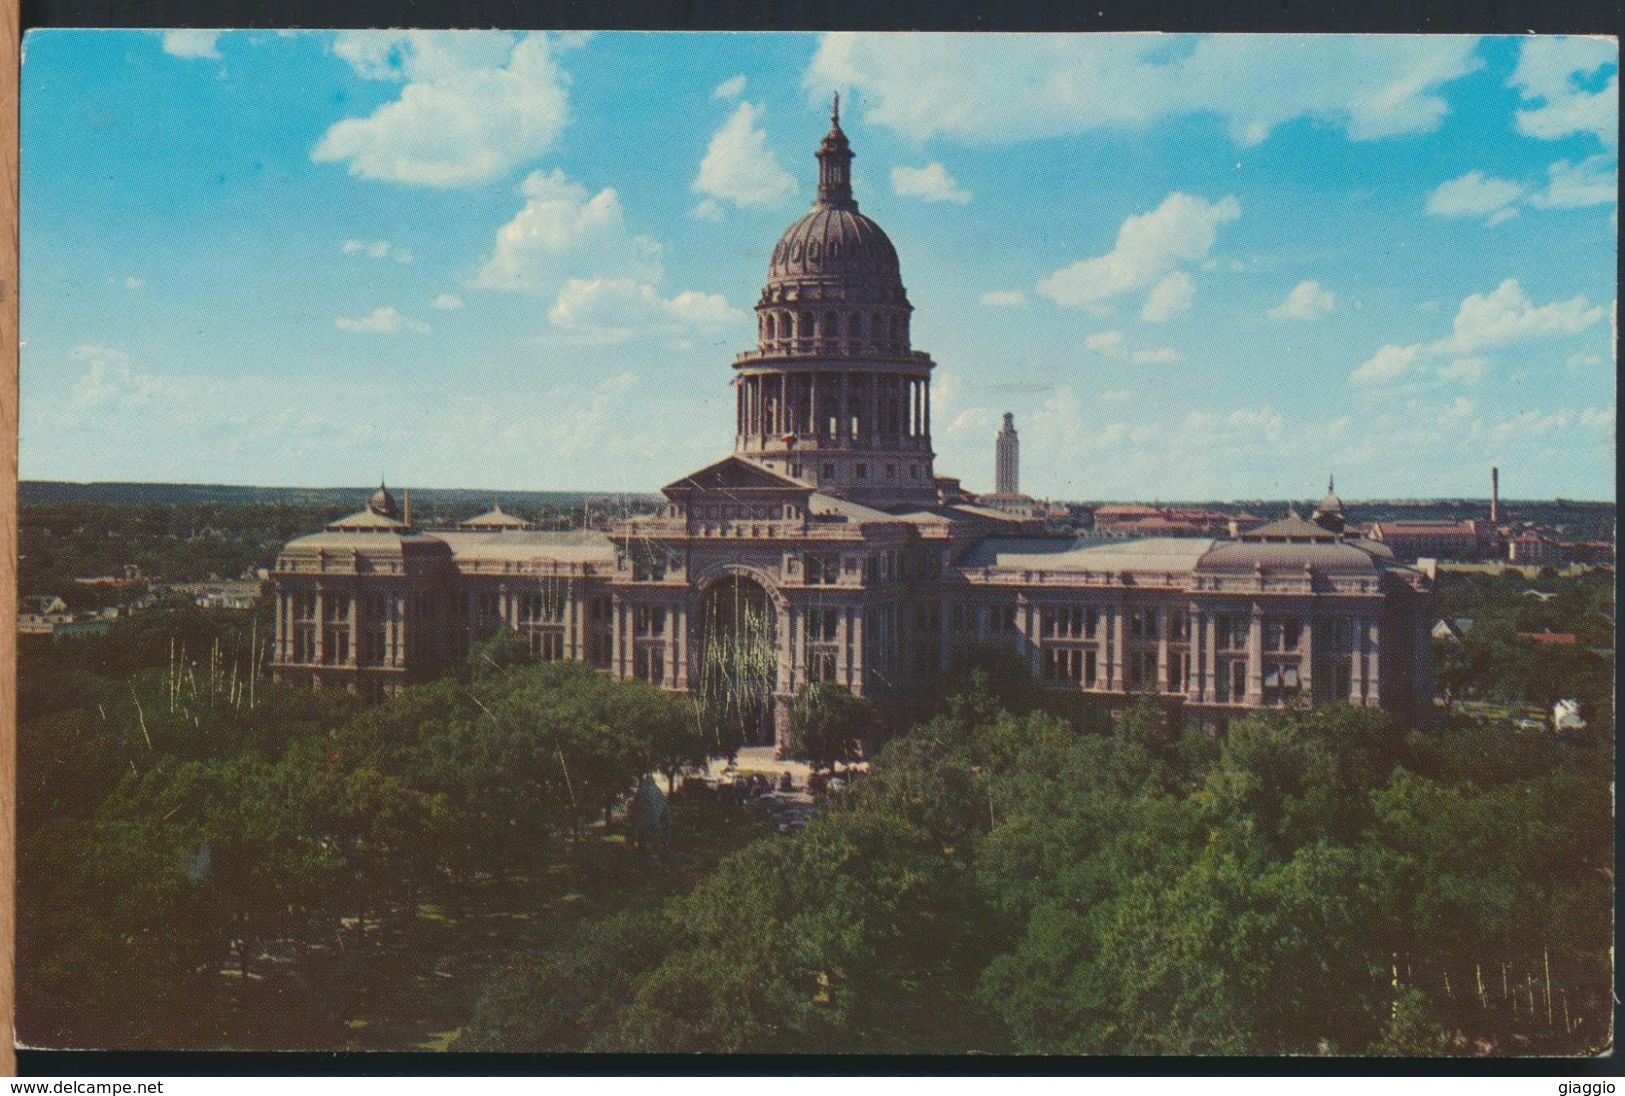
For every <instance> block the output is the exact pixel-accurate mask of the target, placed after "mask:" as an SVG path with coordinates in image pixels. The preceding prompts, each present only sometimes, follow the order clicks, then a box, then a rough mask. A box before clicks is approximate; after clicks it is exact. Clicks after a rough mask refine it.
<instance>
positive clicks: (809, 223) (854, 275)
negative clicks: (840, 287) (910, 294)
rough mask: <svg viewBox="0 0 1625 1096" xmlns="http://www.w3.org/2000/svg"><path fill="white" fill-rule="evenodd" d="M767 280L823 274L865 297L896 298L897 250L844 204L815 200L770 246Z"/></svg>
mask: <svg viewBox="0 0 1625 1096" xmlns="http://www.w3.org/2000/svg"><path fill="white" fill-rule="evenodd" d="M767 277H768V282H769V284H770V285H771V284H773V283H775V282H784V281H795V282H802V281H807V280H811V279H828V280H830V281H838V282H841V283H843V284H845V285H847V286H849V287H852V288H855V289H859V290H860V291H861V290H868V291H870V292H871V293H872V294H873V295H872V296H868V299H869V300H872V301H876V302H880V301H886V302H891V301H897V300H900V299H901V297H902V294H903V277H902V273H901V271H900V269H899V266H898V262H897V249H896V248H895V247H893V246H892V242H891V240H890V239H889V238H887V236H886V233H885V232H884V231H883V230H882V229H881V227H880V226H879V225H877V224H875V223H874V222H873V221H871V220H870V219H869V218H868V217H865V216H864V215H863V214H861V213H859V212H858V209H857V203H856V202H853V203H851V204H850V206H836V205H826V204H824V203H822V202H820V203H819V204H818V205H815V206H814V207H813V208H812V210H811V212H809V213H808V214H807V215H806V216H805V217H802V218H801V219H800V220H799V221H797V222H796V223H795V224H793V225H791V226H790V227H789V228H787V229H786V230H785V232H784V235H783V236H781V237H780V238H779V242H778V245H777V246H776V247H774V248H773V261H772V264H771V265H770V266H769V267H768V273H767Z"/></svg>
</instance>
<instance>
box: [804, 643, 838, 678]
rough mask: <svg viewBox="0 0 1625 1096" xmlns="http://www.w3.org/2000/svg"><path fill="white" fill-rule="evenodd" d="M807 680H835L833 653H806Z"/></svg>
mask: <svg viewBox="0 0 1625 1096" xmlns="http://www.w3.org/2000/svg"><path fill="white" fill-rule="evenodd" d="M807 680H808V681H834V680H835V652H834V651H824V650H813V651H808V652H807Z"/></svg>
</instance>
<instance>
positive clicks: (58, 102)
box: [20, 30, 1618, 498]
mask: <svg viewBox="0 0 1625 1096" xmlns="http://www.w3.org/2000/svg"><path fill="white" fill-rule="evenodd" d="M834 90H840V91H841V92H842V97H843V104H844V105H845V109H844V111H843V122H844V123H845V128H846V130H847V133H848V135H849V136H850V138H851V140H852V143H853V146H854V148H855V149H856V151H857V154H858V157H857V160H856V162H855V164H854V175H855V185H856V187H857V194H858V198H859V201H860V204H861V206H862V208H863V210H864V211H865V212H866V213H868V214H869V215H870V216H872V217H874V218H875V219H876V220H877V221H878V222H879V223H880V224H881V225H882V226H883V227H884V228H885V229H886V230H887V232H888V233H889V234H890V235H891V237H892V239H893V241H894V242H895V243H896V245H897V250H898V252H899V254H900V256H901V258H902V263H903V278H904V281H905V283H906V284H907V286H908V289H909V294H910V298H911V300H912V301H913V303H914V306H915V309H916V312H915V323H914V343H915V346H916V347H918V348H920V349H924V350H927V351H929V352H930V353H931V354H932V355H933V357H934V358H935V360H936V362H937V371H936V375H935V379H934V381H933V384H934V391H933V410H934V415H935V419H934V424H933V425H934V437H935V441H936V446H937V450H938V452H939V454H940V458H939V461H938V468H939V470H941V471H942V472H944V473H946V474H951V475H958V476H961V477H963V478H964V479H965V481H966V483H967V485H968V486H969V487H971V488H972V489H983V490H986V489H990V488H991V486H992V483H991V481H992V463H993V444H992V440H993V434H994V432H995V430H996V429H997V425H998V418H999V415H1000V414H1001V413H1002V412H1004V411H1013V412H1014V413H1015V415H1016V422H1017V425H1018V427H1019V429H1020V431H1021V436H1022V443H1023V460H1022V472H1023V483H1022V486H1023V488H1024V489H1025V490H1027V491H1028V492H1029V493H1032V494H1034V495H1040V496H1049V497H1056V498H1255V497H1299V496H1314V495H1317V494H1318V493H1319V491H1320V489H1321V486H1322V484H1323V482H1324V480H1325V477H1326V475H1327V474H1328V473H1330V472H1335V473H1336V475H1337V478H1338V483H1339V490H1340V492H1342V493H1343V494H1344V495H1345V497H1351V498H1385V497H1399V496H1407V495H1421V496H1436V495H1459V494H1466V495H1483V494H1486V493H1487V486H1486V485H1487V482H1488V476H1489V467H1490V465H1491V464H1499V466H1500V468H1501V477H1502V487H1503V493H1504V494H1506V495H1508V496H1509V497H1540V496H1553V495H1562V496H1565V497H1570V498H1611V497H1613V494H1614V455H1613V454H1614V431H1615V409H1614V408H1615V382H1614V366H1613V348H1612V342H1613V335H1612V332H1613V316H1614V311H1615V300H1616V296H1617V290H1616V285H1615V271H1616V262H1615V240H1616V237H1617V224H1618V221H1617V218H1618V214H1617V192H1618V185H1617V162H1618V150H1617V147H1616V133H1617V115H1618V49H1617V46H1616V44H1615V43H1613V42H1612V41H1599V40H1587V39H1550V38H1522V39H1514V38H1506V39H1471V38H1457V37H1433V38H1426V39H1423V38H1364V39H1354V38H1338V37H1313V38H1311V37H1290V36H1281V37H1264V36H1218V37H1206V38H1203V37H1183V36H1148V35H1096V36H1056V37H1042V36H1037V37H1028V36H1016V35H1000V36H985V37H976V36H954V35H822V36H821V35H812V34H772V35H745V34H690V35H676V34H622V33H615V34H609V33H605V34H595V35H578V34H568V35H543V34H533V35H510V34H498V33H449V32H436V33H427V34H400V33H391V32H358V33H351V32H345V33H339V34H334V33H330V32H297V33H288V32H263V31H256V32H230V33H224V34H214V33H212V32H196V31H188V32H169V33H165V32H152V31H128V32H123V31H121V32H111V31H67V30H52V31H44V32H34V33H31V34H30V35H29V37H28V39H27V42H26V45H25V57H24V67H23V74H22V95H23V105H22V178H21V194H22V225H21V235H22V291H21V308H22V337H23V348H22V375H21V436H20V469H21V475H22V476H23V477H24V478H34V479H44V478H50V479H74V480H135V481H165V482H221V483H251V484H265V485H309V486H317V485H336V484H357V483H364V482H367V481H369V480H371V479H373V478H375V477H376V476H377V475H378V474H379V472H380V471H382V472H384V473H385V474H387V476H388V477H389V479H390V482H391V483H400V484H402V485H406V486H423V487H471V488H473V487H478V488H492V489H498V490H501V489H535V490H573V489H581V490H636V491H647V490H653V489H656V488H658V487H659V486H661V485H662V484H664V483H666V482H669V481H670V480H672V479H675V478H676V477H677V476H679V475H680V474H682V473H683V472H685V471H689V470H691V469H693V468H694V467H697V466H699V465H701V464H703V463H706V462H708V461H710V460H711V459H714V458H715V457H717V456H720V455H722V454H724V453H726V452H727V451H728V450H729V449H730V447H731V445H732V428H733V410H732V392H731V390H730V389H729V387H728V380H729V377H730V373H731V370H730V369H729V363H730V362H731V361H732V359H733V357H734V354H735V353H736V352H738V351H739V350H742V349H745V348H747V347H748V346H749V345H750V344H751V343H752V342H753V341H754V332H755V326H754V321H753V318H752V316H751V314H750V308H751V306H752V305H753V304H754V303H755V301H756V298H757V295H758V294H759V293H760V290H761V285H762V281H763V279H764V277H765V275H766V268H767V258H768V255H769V253H770V251H771V249H772V245H773V243H774V242H775V240H776V239H777V237H778V234H779V233H780V231H782V229H783V228H784V227H785V226H786V225H788V224H789V223H790V222H791V221H793V220H794V219H795V218H796V217H797V216H799V214H800V212H801V211H802V210H803V209H804V208H805V206H806V205H807V204H808V203H809V202H810V201H811V199H812V195H813V189H814V181H815V172H814V167H815V165H814V162H813V159H812V151H813V148H814V147H815V145H816V143H817V141H818V139H819V137H820V136H821V135H822V134H823V132H824V129H825V128H826V127H827V114H828V95H829V93H830V92H831V91H834Z"/></svg>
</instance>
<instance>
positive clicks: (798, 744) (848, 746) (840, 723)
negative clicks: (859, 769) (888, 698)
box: [790, 682, 875, 771]
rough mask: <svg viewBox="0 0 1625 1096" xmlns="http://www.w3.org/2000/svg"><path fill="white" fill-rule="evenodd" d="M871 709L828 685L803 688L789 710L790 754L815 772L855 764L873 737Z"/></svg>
mask: <svg viewBox="0 0 1625 1096" xmlns="http://www.w3.org/2000/svg"><path fill="white" fill-rule="evenodd" d="M874 727H875V713H874V706H873V705H871V704H870V703H869V702H868V701H866V700H864V699H863V698H862V697H856V696H853V695H852V694H851V693H849V692H847V691H846V690H845V689H843V688H841V687H840V686H839V685H831V684H829V683H828V682H820V683H818V684H812V685H806V686H803V687H802V690H801V692H800V694H799V695H797V697H796V701H795V705H794V706H793V707H792V708H791V709H790V755H791V756H792V757H794V758H796V759H797V760H798V761H806V762H807V763H808V764H810V765H811V766H812V767H813V769H814V770H815V771H816V770H818V769H830V770H833V769H834V768H835V766H836V765H838V764H842V763H851V762H853V761H856V760H857V758H858V755H859V753H860V751H861V749H862V746H863V743H864V741H865V740H866V739H868V738H870V737H871V736H872V735H873V734H874Z"/></svg>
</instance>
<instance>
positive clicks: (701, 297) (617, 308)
mask: <svg viewBox="0 0 1625 1096" xmlns="http://www.w3.org/2000/svg"><path fill="white" fill-rule="evenodd" d="M548 319H549V320H551V321H552V323H553V324H554V325H555V326H557V327H562V328H565V329H567V330H570V331H575V332H578V333H580V334H585V335H591V336H593V337H594V338H595V339H598V340H601V341H605V342H621V341H624V340H626V339H629V338H631V337H632V336H634V335H638V334H649V333H654V334H669V335H676V334H681V333H684V332H690V331H705V332H720V331H726V330H728V329H730V328H736V327H738V326H740V325H742V324H743V323H744V322H745V321H746V319H747V317H746V316H745V314H744V313H743V312H740V311H739V310H738V309H736V308H733V307H732V306H730V305H729V304H728V302H727V300H726V299H725V298H723V296H722V295H721V294H707V293H699V292H695V291H694V290H687V291H685V292H682V293H679V294H677V296H675V297H672V298H670V299H667V298H665V297H662V296H661V295H660V294H659V293H658V292H657V291H656V290H655V289H654V288H653V287H652V286H648V285H642V284H640V283H638V282H635V281H633V280H632V279H630V278H592V279H581V278H572V279H571V280H570V281H569V282H567V283H565V286H564V289H563V290H562V291H561V292H560V293H559V297H558V300H557V302H555V304H554V305H553V308H552V310H551V311H550V312H549V313H548Z"/></svg>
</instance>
